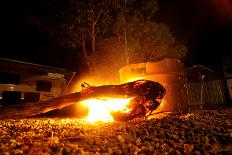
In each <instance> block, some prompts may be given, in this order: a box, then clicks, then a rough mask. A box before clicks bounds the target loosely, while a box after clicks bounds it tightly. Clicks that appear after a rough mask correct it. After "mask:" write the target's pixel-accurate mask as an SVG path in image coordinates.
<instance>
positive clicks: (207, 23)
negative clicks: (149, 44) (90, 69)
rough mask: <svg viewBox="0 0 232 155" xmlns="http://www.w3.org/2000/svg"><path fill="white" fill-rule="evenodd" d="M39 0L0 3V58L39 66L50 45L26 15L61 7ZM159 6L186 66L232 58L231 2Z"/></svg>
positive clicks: (163, 0)
mask: <svg viewBox="0 0 232 155" xmlns="http://www.w3.org/2000/svg"><path fill="white" fill-rule="evenodd" d="M39 1H41V2H44V1H45V0H36V1H30V0H23V1H16V0H9V1H7V2H1V5H0V10H1V11H0V20H1V26H0V39H1V40H2V41H1V44H0V51H1V52H0V53H1V54H0V57H11V58H19V59H22V60H30V59H31V61H36V62H35V63H43V61H42V58H41V61H40V60H39V59H38V58H39V57H40V56H41V51H46V50H49V48H51V47H52V45H51V43H50V42H49V40H48V36H47V34H46V33H45V32H44V31H43V30H41V29H39V28H37V27H36V26H33V25H31V24H29V23H28V22H27V16H28V15H30V14H31V13H33V14H35V15H38V16H46V15H53V13H54V12H55V11H56V10H53V9H59V7H62V3H63V2H64V0H60V1H59V4H58V5H57V6H52V5H54V4H55V3H54V2H56V1H55V0H49V1H48V4H49V5H46V6H43V5H42V4H44V3H41V5H38V4H40V3H39ZM159 6H160V8H159V11H158V13H157V15H156V19H157V21H158V22H163V23H166V24H167V25H168V26H169V27H170V28H171V31H172V32H173V33H174V35H175V36H176V37H177V39H178V40H180V41H183V42H184V43H185V44H186V45H187V47H188V49H189V54H188V55H187V57H186V60H187V61H186V64H188V65H191V64H195V63H198V64H203V65H206V66H209V67H212V68H220V67H221V65H222V60H223V57H225V56H228V55H229V56H231V55H232V45H231V42H232V39H231V38H232V1H231V0H159ZM28 53H30V54H28ZM42 54H44V53H43V52H42ZM45 55H46V54H45Z"/></svg>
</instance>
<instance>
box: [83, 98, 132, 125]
mask: <svg viewBox="0 0 232 155" xmlns="http://www.w3.org/2000/svg"><path fill="white" fill-rule="evenodd" d="M130 100H131V98H128V99H120V98H101V99H90V100H85V101H82V102H81V103H82V104H83V105H85V106H87V107H88V109H89V114H88V116H87V120H88V121H89V122H97V121H101V122H110V121H114V119H113V117H112V115H111V114H110V113H111V112H116V111H120V112H125V113H126V112H129V110H130V109H128V108H127V105H128V103H129V102H130Z"/></svg>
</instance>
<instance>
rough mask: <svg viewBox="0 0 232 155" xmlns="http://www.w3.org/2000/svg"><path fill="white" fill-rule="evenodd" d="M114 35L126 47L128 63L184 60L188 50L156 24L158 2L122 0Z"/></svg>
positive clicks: (161, 25)
mask: <svg viewBox="0 0 232 155" xmlns="http://www.w3.org/2000/svg"><path fill="white" fill-rule="evenodd" d="M117 8H118V14H117V21H116V22H115V26H114V33H115V34H116V35H117V37H118V39H119V41H120V42H121V43H122V44H124V49H125V50H124V52H125V53H126V54H125V56H128V58H126V59H127V60H126V61H127V63H129V62H130V63H132V62H144V61H148V60H153V59H154V58H161V57H174V58H178V59H182V58H183V57H184V56H185V54H186V52H187V49H186V47H185V46H184V45H182V44H177V43H176V38H175V37H174V36H173V35H172V33H171V31H170V30H169V28H168V27H167V26H166V25H165V24H158V23H156V22H155V21H154V15H155V13H156V12H157V10H158V4H157V1H156V0H145V1H139V0H122V1H121V3H118V6H117Z"/></svg>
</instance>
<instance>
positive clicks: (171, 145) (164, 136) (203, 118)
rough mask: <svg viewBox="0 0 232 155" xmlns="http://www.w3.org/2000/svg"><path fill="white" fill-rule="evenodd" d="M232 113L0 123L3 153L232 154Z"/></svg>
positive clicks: (171, 114) (47, 119)
mask: <svg viewBox="0 0 232 155" xmlns="http://www.w3.org/2000/svg"><path fill="white" fill-rule="evenodd" d="M231 118H232V109H229V110H220V111H219V110H217V111H216V110H210V111H197V112H194V113H191V114H186V115H181V114H176V113H169V114H167V115H165V116H163V117H159V118H151V119H149V120H146V121H145V120H139V119H136V120H132V121H128V122H112V123H100V122H98V123H95V124H89V123H88V122H86V121H85V120H80V119H73V118H72V119H58V118H30V119H17V120H15V119H8V120H0V155H2V154H7V155H8V154H33V155H36V154H38V155H41V154H43V155H45V154H57V155H62V154H65V155H70V154H148V155H149V154H154V155H156V154H174V155H175V154H177V155H178V154H196V155H200V154H205V155H207V154H232V119H231Z"/></svg>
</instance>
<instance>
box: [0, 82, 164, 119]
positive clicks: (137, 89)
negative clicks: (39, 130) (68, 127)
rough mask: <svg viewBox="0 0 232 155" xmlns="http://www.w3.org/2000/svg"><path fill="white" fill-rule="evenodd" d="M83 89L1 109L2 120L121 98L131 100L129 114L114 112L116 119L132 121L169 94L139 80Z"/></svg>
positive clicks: (159, 87)
mask: <svg viewBox="0 0 232 155" xmlns="http://www.w3.org/2000/svg"><path fill="white" fill-rule="evenodd" d="M82 87H83V90H82V91H80V92H76V93H71V94H68V95H64V96H60V97H57V98H53V99H50V100H46V101H41V102H37V103H26V104H21V105H14V106H5V107H2V108H1V109H0V119H5V118H21V117H27V116H33V115H37V114H41V113H46V112H48V111H51V110H55V109H61V108H63V107H66V106H68V105H71V104H74V103H76V102H80V101H84V100H87V99H91V98H100V97H111V98H115V97H120V98H130V97H133V99H132V101H131V102H130V104H129V105H128V106H129V108H130V109H131V110H130V112H129V113H121V112H114V113H112V115H113V117H114V118H115V119H116V120H123V121H126V120H130V119H133V118H136V117H146V116H148V115H149V114H151V113H152V111H153V110H155V109H156V108H157V107H158V106H159V105H160V103H161V100H162V98H163V97H164V95H165V89H164V87H163V86H162V85H161V84H159V83H158V82H153V81H149V80H137V81H134V82H129V83H125V84H121V85H103V86H90V85H88V84H87V83H83V84H82Z"/></svg>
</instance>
